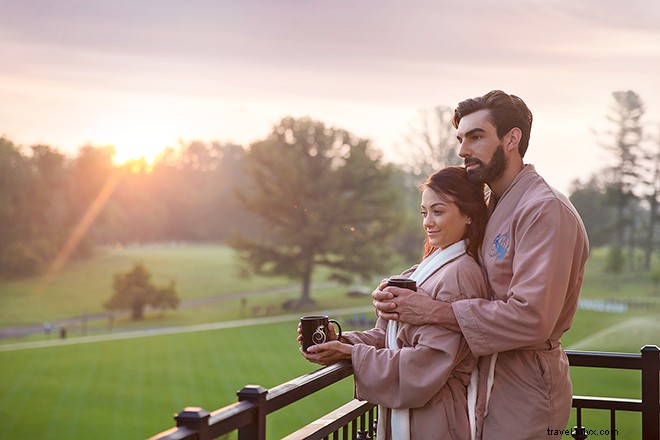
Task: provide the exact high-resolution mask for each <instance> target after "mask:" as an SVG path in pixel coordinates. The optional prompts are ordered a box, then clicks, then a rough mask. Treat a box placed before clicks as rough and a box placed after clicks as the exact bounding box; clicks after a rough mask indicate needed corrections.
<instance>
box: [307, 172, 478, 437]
mask: <svg viewBox="0 0 660 440" xmlns="http://www.w3.org/2000/svg"><path fill="white" fill-rule="evenodd" d="M420 189H422V190H423V192H422V203H421V211H422V218H423V226H424V229H425V231H426V240H425V243H424V254H423V255H424V258H423V259H422V262H421V263H420V264H419V265H416V266H413V267H412V268H410V269H408V270H406V271H405V272H403V273H402V276H407V277H410V278H412V279H414V280H415V281H416V282H417V286H418V287H420V288H421V289H420V290H423V291H424V292H427V293H428V294H429V295H431V296H432V297H433V298H434V299H436V300H439V301H448V302H452V301H455V300H458V299H463V298H474V297H481V298H489V294H488V288H487V282H486V278H485V276H484V273H483V271H482V269H481V267H480V266H479V264H478V263H477V258H478V257H477V256H478V255H479V247H480V245H481V241H482V239H483V235H484V230H485V227H486V220H487V217H486V205H485V203H484V193H483V185H478V184H473V183H470V182H469V181H468V180H467V176H466V173H465V169H464V168H462V167H448V168H444V169H442V170H440V171H438V172H437V173H435V174H433V175H432V176H431V177H429V179H428V180H427V181H426V182H424V183H423V184H422V185H421V187H420ZM385 286H386V283H385V282H384V283H383V284H381V286H379V289H385V288H386V287H385ZM330 339H336V336H335V335H334V334H333V333H332V332H331V334H330ZM299 340H300V338H299ZM301 352H302V354H303V356H304V357H305V358H306V359H308V360H309V361H311V362H315V363H319V364H322V365H329V364H331V363H334V362H337V361H338V360H342V359H350V360H351V361H352V363H353V370H354V378H355V395H356V398H358V399H361V400H367V401H369V402H372V403H377V404H379V405H380V408H379V420H378V433H377V438H378V439H380V440H383V439H395V440H399V439H427V438H428V439H436V440H437V439H439V438H441V439H461V440H463V439H466V440H467V439H470V438H471V437H473V436H474V424H475V422H474V412H470V414H469V411H468V392H467V387H468V383H469V382H470V378H471V373H472V371H473V370H474V369H475V367H476V364H477V359H476V358H475V357H474V356H473V355H472V354H471V352H470V350H469V347H468V345H467V342H466V341H465V339H464V338H463V336H462V335H461V333H456V332H453V331H450V330H447V329H445V328H442V327H439V326H433V325H422V326H415V325H411V324H404V323H398V322H396V321H389V324H388V321H384V320H382V319H379V320H378V321H377V323H376V327H375V328H373V329H371V330H368V331H364V332H347V333H346V334H344V335H343V336H342V338H341V340H333V341H330V342H327V343H325V344H320V345H315V346H312V347H310V348H309V349H308V351H307V353H305V352H304V351H303V350H302V349H301ZM473 380H476V376H475V379H473ZM471 399H473V397H471ZM472 405H473V406H474V402H472ZM471 420H472V421H471Z"/></svg>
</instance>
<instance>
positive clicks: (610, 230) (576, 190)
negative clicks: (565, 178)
mask: <svg viewBox="0 0 660 440" xmlns="http://www.w3.org/2000/svg"><path fill="white" fill-rule="evenodd" d="M570 199H571V203H573V205H574V206H575V208H576V209H577V210H578V212H579V213H580V217H582V221H583V223H584V226H585V228H586V229H587V234H588V235H589V244H590V246H591V247H598V246H604V245H609V244H611V243H612V238H613V236H614V228H615V225H614V223H615V208H614V207H613V206H612V203H611V202H610V197H609V196H608V188H607V186H606V185H605V183H603V181H602V179H601V178H599V176H598V175H593V176H591V178H590V179H589V180H588V181H587V182H585V183H582V182H580V181H579V180H575V181H574V182H573V183H572V185H571V190H570Z"/></svg>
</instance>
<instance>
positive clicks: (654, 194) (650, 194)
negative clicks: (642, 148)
mask: <svg viewBox="0 0 660 440" xmlns="http://www.w3.org/2000/svg"><path fill="white" fill-rule="evenodd" d="M658 133H659V134H658V138H657V139H656V140H655V145H654V147H652V148H649V149H648V150H647V151H646V154H645V157H644V159H645V161H646V163H648V164H650V166H649V167H647V170H646V171H647V173H646V176H647V178H646V179H645V181H644V183H645V196H646V200H647V201H648V204H649V221H648V226H647V232H646V240H645V241H644V270H647V271H648V270H651V256H652V255H653V251H654V249H655V241H656V240H655V229H656V224H657V221H658V207H659V205H660V202H659V201H658V198H659V197H660V131H659V132H658Z"/></svg>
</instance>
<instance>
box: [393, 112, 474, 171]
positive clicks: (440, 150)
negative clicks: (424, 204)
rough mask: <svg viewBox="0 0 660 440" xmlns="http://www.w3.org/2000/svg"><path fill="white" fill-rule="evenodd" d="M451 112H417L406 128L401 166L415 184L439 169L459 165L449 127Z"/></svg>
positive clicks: (452, 128)
mask: <svg viewBox="0 0 660 440" xmlns="http://www.w3.org/2000/svg"><path fill="white" fill-rule="evenodd" d="M453 115H454V111H453V110H452V109H451V108H449V107H446V106H437V107H435V108H433V109H432V110H420V112H419V116H418V118H417V119H415V120H414V121H413V122H412V123H411V124H410V133H409V134H408V135H406V144H405V151H402V152H401V153H402V154H401V156H402V157H405V163H404V165H403V167H404V169H405V170H406V171H409V172H411V173H412V174H413V175H414V176H415V177H416V178H417V179H416V180H418V179H419V178H420V177H421V178H422V179H425V178H427V177H428V176H430V175H431V174H433V173H435V172H436V171H438V170H439V169H442V168H444V167H446V166H450V165H461V164H462V160H461V158H460V157H459V156H458V151H457V147H458V143H457V141H456V130H455V129H454V127H453V126H452V125H451V118H452V117H453Z"/></svg>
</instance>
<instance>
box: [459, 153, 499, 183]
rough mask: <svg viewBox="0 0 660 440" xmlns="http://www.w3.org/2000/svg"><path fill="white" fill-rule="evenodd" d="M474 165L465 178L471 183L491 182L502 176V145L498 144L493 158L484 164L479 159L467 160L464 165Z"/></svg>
mask: <svg viewBox="0 0 660 440" xmlns="http://www.w3.org/2000/svg"><path fill="white" fill-rule="evenodd" d="M473 163H476V164H477V166H476V167H475V168H471V169H468V170H467V178H468V180H469V181H470V182H472V183H478V184H481V183H488V182H493V181H495V180H497V179H499V178H500V177H502V176H503V175H504V170H505V169H506V159H505V158H504V144H499V145H498V146H497V148H496V149H495V152H494V153H493V157H491V158H490V161H489V162H488V163H487V164H485V163H483V162H482V161H480V160H479V159H467V160H466V161H465V165H466V166H467V165H470V164H473Z"/></svg>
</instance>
